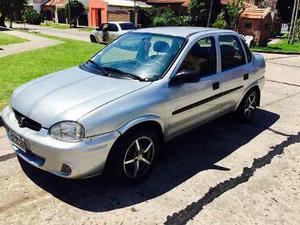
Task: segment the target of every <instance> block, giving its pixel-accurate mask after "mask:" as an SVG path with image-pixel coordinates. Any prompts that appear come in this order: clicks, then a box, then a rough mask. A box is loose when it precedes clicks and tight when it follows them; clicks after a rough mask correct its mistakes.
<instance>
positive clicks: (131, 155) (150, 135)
mask: <svg viewBox="0 0 300 225" xmlns="http://www.w3.org/2000/svg"><path fill="white" fill-rule="evenodd" d="M159 151H160V142H159V139H158V135H157V134H156V132H155V131H151V130H150V129H149V130H145V129H138V130H134V131H129V132H128V133H126V134H125V135H124V136H123V137H121V139H120V140H118V141H117V143H116V144H115V145H114V146H113V148H112V149H111V152H110V155H109V157H108V166H107V168H106V170H107V171H106V172H107V173H106V174H109V178H111V179H112V180H113V181H116V182H118V183H120V182H121V183H129V182H138V181H141V180H143V179H144V178H146V177H147V176H148V175H149V174H150V172H151V170H152V167H153V164H154V163H155V161H156V159H157V157H158V155H159Z"/></svg>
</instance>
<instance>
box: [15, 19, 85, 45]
mask: <svg viewBox="0 0 300 225" xmlns="http://www.w3.org/2000/svg"><path fill="white" fill-rule="evenodd" d="M13 28H19V29H24V28H25V29H26V30H28V31H34V32H39V33H42V34H47V35H52V36H57V37H62V38H69V39H74V40H79V41H86V42H90V32H87V31H79V30H77V29H55V28H49V27H42V26H36V25H31V24H25V26H24V24H17V23H14V24H13Z"/></svg>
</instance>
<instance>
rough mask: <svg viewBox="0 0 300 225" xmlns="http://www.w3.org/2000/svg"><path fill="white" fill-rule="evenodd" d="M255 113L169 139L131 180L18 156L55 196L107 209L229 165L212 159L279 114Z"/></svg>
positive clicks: (222, 155)
mask: <svg viewBox="0 0 300 225" xmlns="http://www.w3.org/2000/svg"><path fill="white" fill-rule="evenodd" d="M255 118H256V119H255V120H254V121H253V123H252V124H243V123H240V122H237V121H236V120H234V119H233V118H232V116H230V115H229V116H225V117H222V118H219V119H217V120H215V121H213V122H210V123H208V124H206V125H204V126H202V127H199V128H197V129H195V130H193V131H192V132H190V133H188V134H185V135H183V136H181V137H179V138H177V139H175V140H174V141H171V142H169V143H168V144H167V145H166V146H165V151H164V153H163V154H162V157H161V158H160V160H159V161H158V162H157V164H156V165H155V167H154V169H153V171H152V173H151V175H150V177H149V178H148V179H146V180H144V181H143V182H141V183H137V184H127V185H120V184H114V183H112V182H110V181H109V180H108V179H105V178H104V177H102V176H98V177H94V178H90V179H86V180H67V179H62V178H59V177H56V176H54V175H51V174H49V173H46V172H44V171H41V170H39V169H36V168H34V167H32V166H30V165H29V164H27V163H26V162H24V161H23V160H21V159H19V161H20V164H21V166H22V168H23V171H24V172H25V174H26V175H27V176H28V177H29V178H30V179H31V180H32V181H33V182H34V183H35V184H37V185H38V186H40V187H41V188H43V189H44V190H45V191H47V192H49V193H51V194H52V195H53V196H55V197H56V198H58V199H60V200H61V201H63V202H65V203H68V204H70V205H72V206H74V207H77V208H80V209H84V210H88V211H93V212H103V211H109V210H113V209H118V208H123V207H126V206H131V205H134V204H137V203H140V202H143V201H146V200H149V199H152V198H155V197H157V196H160V195H163V194H164V193H166V192H168V191H170V190H172V189H173V188H175V187H176V186H178V185H180V184H181V183H183V182H185V181H186V180H188V179H189V178H191V177H193V176H194V175H196V174H198V173H201V171H205V170H209V169H211V170H222V171H224V172H226V171H228V170H230V168H224V167H221V166H218V165H216V164H217V163H218V161H220V160H222V159H224V158H225V157H227V156H228V155H230V154H231V153H233V152H234V151H236V150H238V149H239V148H240V147H241V146H243V145H245V144H247V143H248V142H249V141H251V140H252V139H253V138H255V137H256V136H258V135H259V134H260V133H261V132H263V131H264V130H266V129H268V128H269V127H270V126H271V125H272V124H274V123H275V122H276V121H277V120H278V119H279V115H277V114H274V113H272V112H268V111H265V110H261V109H259V110H258V111H257V115H256V117H255ZM266 151H267V149H266Z"/></svg>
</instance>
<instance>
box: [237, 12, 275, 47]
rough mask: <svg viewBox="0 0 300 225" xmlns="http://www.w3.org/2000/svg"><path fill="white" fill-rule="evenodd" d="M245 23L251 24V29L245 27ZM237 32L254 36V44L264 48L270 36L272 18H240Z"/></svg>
mask: <svg viewBox="0 0 300 225" xmlns="http://www.w3.org/2000/svg"><path fill="white" fill-rule="evenodd" d="M247 23H248V24H251V27H247V26H246V24H247ZM238 32H239V33H240V34H243V35H251V36H254V42H255V44H258V45H260V46H266V45H267V43H268V40H269V38H270V37H271V34H272V18H271V16H267V17H266V18H265V19H249V18H240V20H239V27H238Z"/></svg>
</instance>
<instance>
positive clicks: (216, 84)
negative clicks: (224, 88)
mask: <svg viewBox="0 0 300 225" xmlns="http://www.w3.org/2000/svg"><path fill="white" fill-rule="evenodd" d="M219 88H220V82H215V83H213V84H212V89H213V90H217V89H219Z"/></svg>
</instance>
